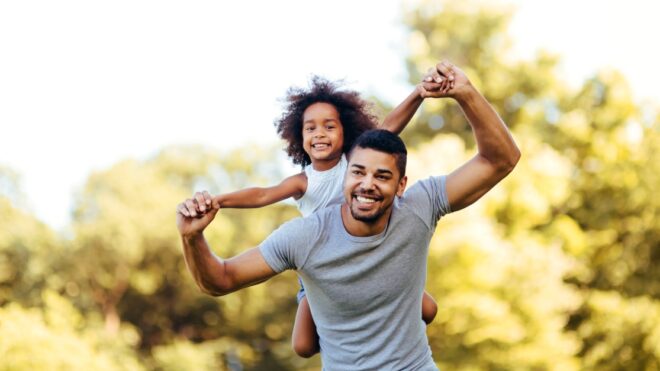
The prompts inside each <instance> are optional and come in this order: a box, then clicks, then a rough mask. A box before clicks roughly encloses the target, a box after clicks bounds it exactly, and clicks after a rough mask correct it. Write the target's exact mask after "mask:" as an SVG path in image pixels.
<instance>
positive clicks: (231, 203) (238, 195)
mask: <svg viewBox="0 0 660 371" xmlns="http://www.w3.org/2000/svg"><path fill="white" fill-rule="evenodd" d="M306 190H307V177H306V176H305V173H300V174H296V175H292V176H290V177H288V178H286V179H284V180H283V181H282V183H280V184H278V185H276V186H273V187H266V188H262V187H252V188H246V189H242V190H240V191H236V192H232V193H226V194H222V195H219V196H215V197H214V200H215V201H217V202H218V203H219V204H220V207H221V208H236V209H245V208H257V207H262V206H267V205H271V204H274V203H276V202H278V201H282V200H285V199H287V198H289V197H293V198H295V199H299V198H300V197H302V196H303V195H304V194H305V191H306Z"/></svg>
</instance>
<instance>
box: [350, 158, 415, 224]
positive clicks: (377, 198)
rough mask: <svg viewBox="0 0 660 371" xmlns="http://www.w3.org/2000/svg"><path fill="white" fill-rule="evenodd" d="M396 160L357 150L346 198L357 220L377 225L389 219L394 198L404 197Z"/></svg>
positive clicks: (403, 185) (402, 179)
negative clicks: (381, 219)
mask: <svg viewBox="0 0 660 371" xmlns="http://www.w3.org/2000/svg"><path fill="white" fill-rule="evenodd" d="M405 188H406V177H405V176H404V177H402V178H400V174H399V170H398V169H397V167H396V157H395V156H393V155H391V154H388V153H384V152H379V151H376V150H373V149H368V148H359V147H357V148H354V149H353V151H352V152H351V156H350V160H349V162H348V169H347V171H346V177H345V178H344V196H345V197H346V201H347V203H348V207H349V209H350V211H351V215H352V216H353V218H354V219H356V220H359V221H361V222H365V223H374V222H376V221H378V220H380V218H382V217H386V218H389V214H390V211H391V208H392V203H393V202H394V197H395V196H401V195H403V191H404V189H405Z"/></svg>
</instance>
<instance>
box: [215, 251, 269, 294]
mask: <svg viewBox="0 0 660 371" xmlns="http://www.w3.org/2000/svg"><path fill="white" fill-rule="evenodd" d="M225 270H226V274H227V277H229V280H230V282H231V290H230V291H236V290H239V289H241V288H243V287H248V286H252V285H255V284H257V283H260V282H263V281H266V280H267V279H269V278H271V277H273V276H275V275H276V274H277V272H275V271H274V270H273V269H272V268H271V267H270V265H268V263H266V259H264V256H263V255H262V254H261V251H259V249H258V248H256V247H255V248H252V249H250V250H247V251H245V252H243V253H242V254H240V255H237V256H235V257H233V258H231V259H228V260H225Z"/></svg>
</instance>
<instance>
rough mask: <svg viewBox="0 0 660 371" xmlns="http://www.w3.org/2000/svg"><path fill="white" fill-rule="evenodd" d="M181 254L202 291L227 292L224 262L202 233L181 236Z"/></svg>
mask: <svg viewBox="0 0 660 371" xmlns="http://www.w3.org/2000/svg"><path fill="white" fill-rule="evenodd" d="M181 241H182V242H183V255H184V258H185V261H186V266H187V267H188V270H189V271H190V273H191V274H192V276H193V278H194V279H195V283H197V286H198V287H199V288H200V290H202V291H203V292H204V293H206V294H209V295H216V296H217V295H223V294H224V293H226V292H227V290H226V289H224V287H225V286H227V284H228V282H227V277H226V274H225V273H226V272H225V264H224V261H222V260H221V259H220V258H218V257H217V256H216V255H215V254H213V252H212V251H211V249H210V248H209V245H208V243H207V242H206V239H205V238H204V235H203V234H202V233H199V234H195V235H192V236H181Z"/></svg>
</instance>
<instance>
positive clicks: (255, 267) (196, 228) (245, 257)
mask: <svg viewBox="0 0 660 371" xmlns="http://www.w3.org/2000/svg"><path fill="white" fill-rule="evenodd" d="M219 209H220V205H219V203H218V202H217V201H213V199H212V198H211V195H210V194H209V193H208V192H197V193H196V194H195V196H194V198H191V199H187V200H185V201H184V202H182V203H180V204H179V205H177V208H176V224H177V228H178V229H179V234H180V235H181V241H182V243H183V255H184V257H185V260H186V266H187V267H188V270H189V271H190V273H191V274H192V276H193V278H194V279H195V282H196V283H197V286H199V288H200V290H202V292H204V293H206V294H209V295H214V296H218V295H225V294H229V293H230V292H233V291H236V290H239V289H241V288H243V287H247V286H252V285H254V284H257V283H260V282H263V281H265V280H267V279H269V278H270V277H273V276H274V275H276V274H277V273H276V272H275V271H273V270H272V269H271V268H270V266H269V265H268V264H267V263H266V260H264V257H263V255H261V252H260V251H259V250H258V249H257V248H252V249H250V250H247V251H245V252H244V253H242V254H240V255H238V256H235V257H233V258H230V259H227V260H222V259H220V258H219V257H217V256H216V255H215V254H213V252H212V251H211V249H210V248H209V245H208V243H207V242H206V239H205V238H204V229H205V228H206V227H207V226H208V225H209V223H211V221H213V219H214V218H215V215H216V214H217V213H218V210H219Z"/></svg>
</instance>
